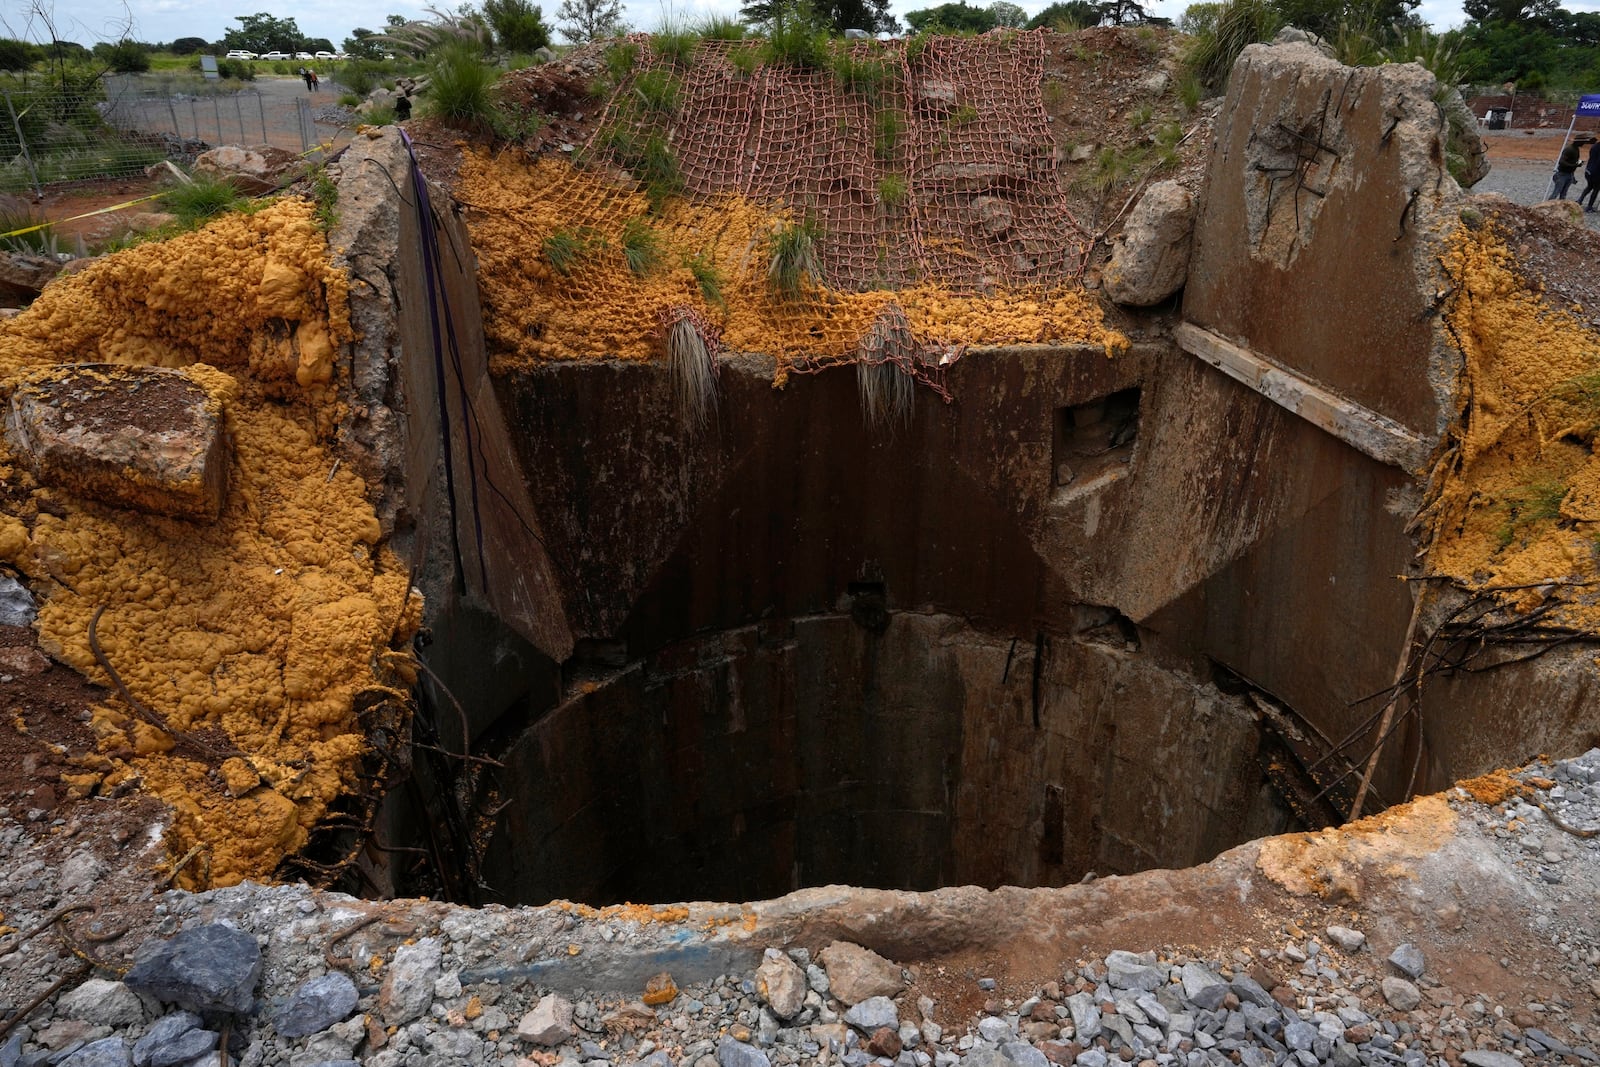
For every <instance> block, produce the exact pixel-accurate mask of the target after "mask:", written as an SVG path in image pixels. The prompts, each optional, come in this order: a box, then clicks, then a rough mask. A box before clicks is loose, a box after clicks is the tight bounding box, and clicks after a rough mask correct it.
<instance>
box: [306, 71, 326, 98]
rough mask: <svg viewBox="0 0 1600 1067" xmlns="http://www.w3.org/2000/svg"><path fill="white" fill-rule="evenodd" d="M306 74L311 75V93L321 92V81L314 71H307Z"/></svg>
mask: <svg viewBox="0 0 1600 1067" xmlns="http://www.w3.org/2000/svg"><path fill="white" fill-rule="evenodd" d="M306 73H308V74H310V75H311V91H312V92H314V93H320V92H321V91H322V79H321V78H319V77H317V72H316V71H314V70H311V71H307V72H306Z"/></svg>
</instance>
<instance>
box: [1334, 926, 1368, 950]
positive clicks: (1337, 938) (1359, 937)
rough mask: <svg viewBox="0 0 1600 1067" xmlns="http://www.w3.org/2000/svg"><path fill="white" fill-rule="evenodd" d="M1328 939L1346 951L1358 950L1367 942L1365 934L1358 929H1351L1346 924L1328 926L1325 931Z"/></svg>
mask: <svg viewBox="0 0 1600 1067" xmlns="http://www.w3.org/2000/svg"><path fill="white" fill-rule="evenodd" d="M1323 932H1324V933H1326V934H1327V935H1328V940H1329V941H1332V942H1333V943H1334V944H1336V945H1338V946H1339V947H1340V948H1342V949H1344V950H1345V951H1346V952H1359V951H1360V950H1361V946H1362V945H1365V944H1366V943H1367V935H1366V934H1364V933H1362V932H1361V931H1360V930H1352V929H1350V927H1348V926H1330V927H1328V928H1327V929H1326V930H1325V931H1323Z"/></svg>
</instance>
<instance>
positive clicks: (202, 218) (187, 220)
mask: <svg viewBox="0 0 1600 1067" xmlns="http://www.w3.org/2000/svg"><path fill="white" fill-rule="evenodd" d="M161 199H162V202H163V203H165V204H166V206H167V210H168V211H170V212H172V213H173V214H174V215H176V216H178V221H179V222H181V223H183V225H184V226H185V227H194V226H199V225H201V224H202V223H204V222H206V221H208V220H210V219H214V218H216V217H217V216H218V215H221V214H222V213H223V212H225V211H232V210H235V209H236V208H238V207H239V206H240V205H242V204H243V203H245V202H246V198H245V197H243V196H241V195H240V194H239V190H238V189H236V188H234V185H233V183H232V182H230V181H228V180H227V179H226V178H216V177H212V176H211V175H209V174H203V173H197V174H194V175H192V176H191V180H190V181H189V182H187V183H185V184H182V185H176V186H173V187H172V188H171V189H169V190H167V192H166V193H164V194H163V195H162V197H161Z"/></svg>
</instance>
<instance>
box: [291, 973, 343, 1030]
mask: <svg viewBox="0 0 1600 1067" xmlns="http://www.w3.org/2000/svg"><path fill="white" fill-rule="evenodd" d="M358 999H360V995H359V994H358V993H357V992H356V984H355V983H354V982H352V981H351V980H350V977H349V976H348V975H346V974H344V973H343V972H340V971H333V972H331V973H329V974H325V975H322V976H321V977H319V978H308V979H307V980H306V981H304V982H301V983H300V985H299V987H298V988H297V989H296V990H295V991H294V993H293V995H291V996H290V997H289V1002H288V1003H287V1004H285V1005H284V1006H283V1010H282V1011H280V1012H278V1018H277V1022H276V1026H277V1029H278V1033H280V1034H282V1035H283V1036H284V1037H305V1036H306V1035H307V1034H314V1033H316V1032H317V1031H318V1030H326V1029H327V1028H328V1027H330V1026H332V1025H333V1024H334V1023H341V1022H344V1021H345V1020H346V1019H348V1018H349V1017H350V1013H351V1012H352V1011H355V1009H356V1001H357V1000H358Z"/></svg>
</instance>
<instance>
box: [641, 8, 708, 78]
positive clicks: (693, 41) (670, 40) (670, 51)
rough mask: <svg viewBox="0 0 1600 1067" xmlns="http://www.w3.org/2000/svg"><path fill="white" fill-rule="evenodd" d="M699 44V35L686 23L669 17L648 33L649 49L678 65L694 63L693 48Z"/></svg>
mask: <svg viewBox="0 0 1600 1067" xmlns="http://www.w3.org/2000/svg"><path fill="white" fill-rule="evenodd" d="M699 44H700V35H699V34H698V33H695V32H694V30H693V29H691V28H690V27H689V26H688V25H687V24H686V23H683V22H680V21H679V20H677V19H673V18H669V19H667V20H665V21H664V22H662V24H661V25H660V26H659V27H657V28H656V30H655V32H654V33H652V34H651V35H650V50H651V51H653V52H654V53H655V54H656V55H658V56H660V57H661V58H662V59H665V60H666V61H667V62H669V63H671V64H673V65H674V66H678V67H689V66H692V65H693V63H694V50H695V48H696V47H698V46H699Z"/></svg>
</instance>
